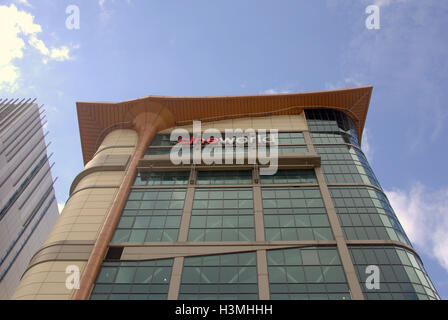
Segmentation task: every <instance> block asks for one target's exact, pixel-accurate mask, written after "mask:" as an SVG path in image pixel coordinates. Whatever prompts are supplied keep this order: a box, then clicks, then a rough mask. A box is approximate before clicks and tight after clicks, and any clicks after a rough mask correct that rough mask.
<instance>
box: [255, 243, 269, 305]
mask: <svg viewBox="0 0 448 320" xmlns="http://www.w3.org/2000/svg"><path fill="white" fill-rule="evenodd" d="M257 275H258V299H260V300H270V291H269V277H268V262H267V259H266V250H257Z"/></svg>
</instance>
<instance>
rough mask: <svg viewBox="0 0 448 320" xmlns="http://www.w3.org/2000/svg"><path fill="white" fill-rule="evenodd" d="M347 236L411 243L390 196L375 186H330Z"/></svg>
mask: <svg viewBox="0 0 448 320" xmlns="http://www.w3.org/2000/svg"><path fill="white" fill-rule="evenodd" d="M330 193H331V196H332V198H333V202H334V206H335V208H336V212H337V213H338V218H339V221H340V224H341V226H342V229H343V231H344V235H345V238H346V239H347V240H395V241H400V242H403V243H406V244H409V245H410V241H409V239H408V238H407V236H406V234H405V232H404V230H403V228H402V227H401V225H400V222H398V219H397V217H396V216H395V213H394V212H393V210H392V207H391V206H390V204H389V201H388V200H387V198H386V197H385V196H384V195H383V193H382V192H380V191H379V190H377V189H374V188H371V187H330Z"/></svg>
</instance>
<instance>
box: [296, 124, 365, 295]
mask: <svg viewBox="0 0 448 320" xmlns="http://www.w3.org/2000/svg"><path fill="white" fill-rule="evenodd" d="M303 137H304V138H305V142H306V145H307V147H308V151H309V152H312V153H316V150H315V148H314V144H313V141H312V139H311V135H310V132H309V131H304V132H303ZM315 172H316V177H317V181H318V183H319V189H320V192H321V194H322V199H323V201H324V204H325V209H326V210H327V214H328V220H329V221H330V226H331V230H332V231H333V235H334V238H335V240H336V244H337V248H338V252H339V255H340V257H341V261H342V267H343V268H344V272H345V276H346V278H347V283H348V285H349V288H350V292H351V295H352V298H353V299H354V300H364V295H363V293H362V290H361V286H360V284H359V281H358V277H357V276H356V272H355V267H354V266H353V262H352V259H351V257H350V252H349V251H348V247H347V243H346V242H345V239H344V233H343V232H342V228H341V225H340V224H339V219H338V216H337V213H336V209H335V208H334V205H333V200H332V199H331V195H330V191H329V190H328V186H327V182H326V181H325V176H324V174H323V171H322V168H321V167H319V168H315Z"/></svg>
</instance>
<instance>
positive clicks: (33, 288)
mask: <svg viewBox="0 0 448 320" xmlns="http://www.w3.org/2000/svg"><path fill="white" fill-rule="evenodd" d="M85 263H86V262H85V261H56V262H42V263H39V264H37V265H35V266H33V267H31V268H30V269H28V271H27V272H26V273H25V274H24V276H23V278H22V281H21V282H20V284H19V286H18V287H17V289H16V291H15V293H14V295H13V297H12V299H14V300H16V299H36V300H40V299H70V297H71V296H72V294H73V292H74V290H69V289H67V287H66V285H65V282H66V279H67V276H69V274H66V273H65V271H66V268H67V267H68V266H71V265H75V266H77V267H78V268H79V270H80V273H82V271H83V269H84V266H85ZM39 280H40V281H39Z"/></svg>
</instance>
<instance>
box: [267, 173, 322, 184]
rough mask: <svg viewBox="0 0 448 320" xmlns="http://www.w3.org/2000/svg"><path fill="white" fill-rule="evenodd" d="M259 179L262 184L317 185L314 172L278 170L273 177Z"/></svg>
mask: <svg viewBox="0 0 448 320" xmlns="http://www.w3.org/2000/svg"><path fill="white" fill-rule="evenodd" d="M260 178H261V183H262V184H317V179H316V174H315V173H314V170H278V171H277V173H276V174H274V175H271V176H267V175H262V176H260Z"/></svg>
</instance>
